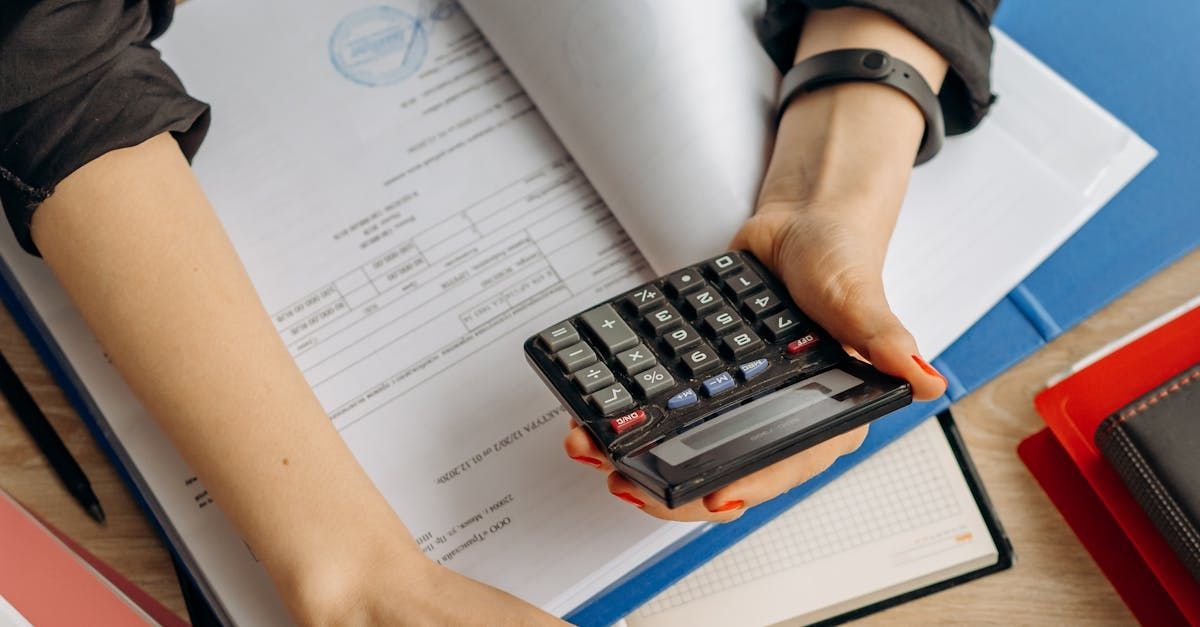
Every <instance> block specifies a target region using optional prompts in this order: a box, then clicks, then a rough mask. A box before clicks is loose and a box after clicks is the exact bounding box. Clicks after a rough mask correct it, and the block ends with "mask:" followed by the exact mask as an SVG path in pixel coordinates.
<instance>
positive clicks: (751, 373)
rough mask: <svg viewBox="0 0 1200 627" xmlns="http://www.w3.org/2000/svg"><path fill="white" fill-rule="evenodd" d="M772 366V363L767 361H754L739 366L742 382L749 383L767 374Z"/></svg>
mask: <svg viewBox="0 0 1200 627" xmlns="http://www.w3.org/2000/svg"><path fill="white" fill-rule="evenodd" d="M770 365H771V362H769V361H767V360H765V359H755V360H754V361H748V362H746V363H744V364H742V365H740V366H738V372H741V373H742V381H749V380H750V379H753V378H754V377H757V376H758V375H760V374H762V373H764V372H766V371H767V368H768V367H770Z"/></svg>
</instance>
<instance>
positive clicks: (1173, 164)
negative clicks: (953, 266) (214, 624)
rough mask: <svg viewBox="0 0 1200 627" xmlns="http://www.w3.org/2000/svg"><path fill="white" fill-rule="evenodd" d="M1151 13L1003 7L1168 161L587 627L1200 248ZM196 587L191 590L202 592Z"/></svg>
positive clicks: (1198, 210)
mask: <svg viewBox="0 0 1200 627" xmlns="http://www.w3.org/2000/svg"><path fill="white" fill-rule="evenodd" d="M1155 8H1157V9H1158V12H1155V13H1151V12H1149V11H1147V10H1145V8H1144V6H1143V5H1138V4H1133V3H1109V4H1105V5H1100V6H1098V5H1095V4H1092V3H1075V2H1071V3H1038V2H1034V1H1033V0H1005V2H1004V4H1003V5H1002V7H1001V11H1000V14H999V15H998V17H997V20H996V23H997V25H998V26H999V27H1000V28H1002V29H1003V30H1004V31H1005V32H1006V33H1008V34H1009V35H1010V36H1012V37H1013V38H1014V39H1015V40H1016V41H1017V42H1018V43H1020V44H1021V45H1023V46H1024V47H1025V48H1027V49H1028V50H1029V51H1030V52H1032V53H1033V54H1034V55H1036V56H1038V57H1039V58H1041V59H1042V60H1043V61H1044V62H1045V63H1046V64H1047V65H1049V66H1050V67H1051V68H1053V69H1055V70H1056V71H1057V72H1059V73H1060V74H1062V75H1063V76H1064V77H1066V79H1067V80H1069V81H1071V82H1072V83H1074V84H1075V85H1076V86H1078V87H1079V88H1080V89H1081V90H1083V91H1084V92H1085V93H1087V94H1088V95H1089V96H1090V97H1091V98H1093V99H1094V100H1096V101H1097V102H1098V103H1099V104H1100V105H1101V106H1103V107H1105V108H1106V109H1108V110H1110V111H1112V112H1113V114H1115V115H1116V116H1117V117H1118V118H1120V119H1121V120H1122V121H1124V122H1125V123H1126V124H1128V125H1129V126H1131V127H1132V128H1133V129H1134V130H1135V131H1136V132H1137V133H1138V134H1139V135H1141V136H1142V137H1143V138H1144V139H1146V140H1147V141H1148V142H1149V143H1150V144H1151V145H1153V146H1154V147H1155V148H1157V149H1158V151H1159V155H1158V158H1156V159H1155V160H1154V161H1153V162H1152V163H1151V164H1150V165H1149V166H1148V167H1147V168H1146V169H1145V170H1143V171H1142V173H1141V174H1140V175H1139V176H1138V177H1137V178H1136V179H1134V181H1133V182H1132V183H1131V184H1130V185H1129V186H1127V187H1126V188H1125V189H1123V190H1122V191H1121V192H1120V193H1119V194H1118V195H1117V196H1116V197H1115V198H1114V199H1113V200H1112V201H1111V202H1110V203H1109V204H1108V205H1107V206H1105V207H1104V208H1103V209H1102V210H1101V211H1100V212H1099V213H1097V214H1096V216H1095V217H1094V218H1093V219H1092V220H1091V221H1090V222H1089V223H1088V224H1087V225H1085V226H1084V227H1083V228H1082V229H1081V230H1080V231H1079V232H1077V233H1076V234H1075V235H1074V236H1073V237H1072V238H1071V239H1070V240H1068V241H1067V242H1066V243H1065V244H1064V245H1063V246H1062V247H1061V248H1060V249H1059V250H1058V251H1057V252H1056V253H1055V254H1054V255H1052V256H1051V257H1050V258H1049V259H1048V260H1046V262H1045V263H1043V264H1042V265H1041V266H1040V267H1039V268H1038V269H1037V270H1036V271H1035V272H1034V273H1033V274H1031V275H1030V276H1029V277H1028V278H1027V279H1026V280H1025V281H1024V282H1023V283H1021V285H1019V286H1018V287H1017V288H1016V289H1014V290H1013V292H1012V293H1011V294H1009V295H1008V297H1006V298H1005V299H1004V300H1003V301H1001V302H1000V303H999V304H997V305H996V306H995V307H994V308H992V310H991V311H989V312H988V313H987V314H986V315H985V316H984V317H983V318H982V319H981V320H980V321H979V322H978V323H977V324H975V325H974V326H973V327H972V328H971V329H970V330H968V331H967V333H966V334H964V335H963V337H961V338H960V339H959V340H958V341H957V342H955V343H954V345H953V346H951V347H950V348H949V349H947V350H946V351H945V352H944V353H943V354H942V355H941V357H940V358H939V359H937V360H936V361H935V362H934V363H935V365H936V366H937V367H938V369H939V370H940V371H941V372H942V373H943V374H944V375H946V377H947V379H948V380H949V381H950V388H949V390H948V392H947V395H946V397H943V398H942V399H939V400H937V401H933V402H930V403H918V404H914V405H911V406H909V407H908V408H906V409H904V410H902V411H900V412H897V413H895V414H892V415H890V416H888V417H887V418H884V419H883V420H880V421H878V422H876V423H875V424H874V425H873V426H872V429H871V434H870V436H869V437H868V438H867V440H866V442H865V443H864V444H863V446H862V447H861V448H860V449H859V450H858V451H857V452H856V453H854V454H852V455H848V456H845V457H843V458H841V459H840V460H838V461H837V462H836V463H835V464H834V465H833V466H832V467H831V468H830V469H829V470H827V471H826V472H825V473H823V474H821V475H820V476H818V477H817V478H815V479H813V480H812V481H809V482H807V483H805V484H804V485H802V486H800V487H798V488H796V489H795V490H792V491H791V492H789V493H787V494H785V495H783V496H781V497H779V498H777V499H775V500H773V501H771V502H769V503H765V504H763V505H760V506H758V507H756V508H754V509H752V510H750V511H748V512H747V513H746V514H745V515H743V516H742V517H741V518H740V519H738V520H737V521H736V522H733V523H729V524H725V525H720V526H715V527H712V528H710V529H709V530H707V531H705V532H704V533H703V534H701V535H699V536H697V537H695V538H691V539H689V540H688V541H687V542H685V543H681V544H680V545H678V546H676V547H673V548H672V549H670V550H667V551H664V552H663V553H661V554H660V555H658V556H657V557H656V558H655V559H653V560H651V561H650V562H647V563H646V564H644V565H642V566H641V567H640V568H639V569H638V570H637V571H635V572H634V573H631V574H630V575H629V576H627V577H625V578H624V579H623V580H621V581H619V582H617V583H616V584H614V585H613V586H611V587H610V588H608V589H607V590H605V591H604V592H603V593H601V594H600V595H598V596H597V597H595V598H593V599H592V600H591V601H589V602H588V603H586V604H585V605H583V606H582V607H580V608H578V609H576V610H575V611H574V612H572V613H571V614H569V615H568V616H567V619H568V620H570V621H572V622H575V623H578V624H582V625H606V624H609V623H612V622H614V621H616V620H617V619H619V618H621V617H622V616H624V615H625V614H628V613H629V612H630V611H632V610H633V609H634V608H636V607H638V606H639V605H641V604H642V603H644V602H645V601H647V600H649V599H650V598H651V597H653V596H654V595H656V594H658V593H659V592H661V591H662V590H664V589H665V588H667V587H668V586H670V585H671V584H673V583H675V582H676V581H678V580H679V579H681V578H682V577H683V576H685V575H686V574H688V573H689V572H691V571H692V570H694V569H695V568H697V567H699V566H700V565H701V564H703V563H704V562H705V561H707V560H709V559H711V558H712V557H713V556H715V555H717V554H718V553H720V552H721V551H723V550H724V549H726V548H728V547H729V546H731V545H733V544H734V543H735V542H737V541H738V540H740V539H742V538H744V537H745V536H746V535H748V534H750V533H751V532H752V531H754V530H755V529H757V528H758V527H760V526H762V525H763V524H765V523H767V522H768V521H770V520H771V519H773V518H774V517H775V516H778V515H779V514H781V513H782V512H784V511H786V510H787V509H788V508H790V507H792V506H793V505H795V504H796V503H797V502H799V501H800V500H801V499H803V498H804V497H805V496H807V495H809V494H811V493H812V492H813V491H814V490H816V489H818V488H820V487H821V486H823V485H825V484H827V483H829V482H830V481H831V480H833V479H834V478H836V477H837V476H839V475H841V474H842V473H843V472H845V471H846V470H847V469H848V468H850V467H852V466H853V465H854V464H857V463H858V462H859V461H861V460H863V459H865V458H866V457H867V456H869V455H871V454H872V453H874V452H876V451H878V450H879V449H880V448H882V447H883V446H885V445H886V444H888V443H889V442H891V441H893V440H895V439H896V438H898V437H900V435H902V434H904V433H905V432H907V431H908V430H910V429H912V428H913V427H915V426H916V425H918V424H920V423H921V422H923V421H924V420H925V419H927V418H928V417H930V416H932V415H934V414H936V413H938V412H940V411H941V410H943V409H945V408H946V407H948V406H949V405H950V403H951V402H952V401H954V400H957V399H959V398H961V397H962V396H963V395H965V394H967V393H968V392H970V391H971V390H974V389H975V388H977V387H979V386H980V385H982V384H983V383H985V382H986V381H988V380H990V379H991V378H993V377H995V376H996V375H998V374H1000V373H1001V372H1003V371H1004V370H1006V369H1007V368H1009V367H1011V366H1012V365H1013V364H1015V363H1017V362H1018V361H1020V360H1021V359H1023V358H1024V357H1026V356H1028V355H1029V354H1030V353H1032V352H1033V351H1035V350H1037V349H1038V348H1039V347H1041V346H1042V345H1043V344H1045V343H1046V342H1048V341H1049V340H1051V339H1053V338H1054V337H1056V336H1058V335H1059V334H1060V333H1062V331H1063V330H1064V329H1068V328H1070V327H1072V326H1074V325H1075V324H1077V323H1078V322H1079V321H1080V320H1082V319H1083V318H1085V317H1087V316H1088V315H1090V314H1092V313H1093V312H1095V311H1096V310H1097V309H1100V308H1101V307H1103V306H1104V305H1105V304H1107V303H1108V302H1109V301H1111V300H1112V299H1114V298H1116V297H1117V296H1119V295H1120V294H1122V293H1124V292H1125V291H1126V290H1128V289H1129V288H1130V287H1132V286H1134V285H1136V284H1137V283H1139V282H1141V281H1142V280H1144V279H1146V278H1147V277H1149V276H1150V275H1152V274H1154V273H1155V272H1157V271H1158V270H1160V269H1161V268H1163V267H1164V266H1166V265H1168V264H1169V263H1171V262H1172V261H1174V260H1176V259H1178V258H1179V257H1181V256H1183V255H1184V254H1186V253H1187V252H1189V251H1191V250H1192V249H1194V248H1196V247H1197V245H1200V194H1196V193H1195V188H1194V186H1193V185H1189V184H1190V183H1192V182H1193V181H1195V180H1196V177H1197V175H1200V122H1197V121H1196V120H1194V119H1193V114H1194V113H1193V112H1200V62H1198V61H1197V60H1196V56H1195V54H1194V52H1193V51H1192V50H1191V46H1190V41H1191V38H1192V37H1193V36H1194V33H1195V32H1196V31H1197V30H1200V3H1195V2H1193V1H1192V0H1175V1H1171V2H1161V3H1157V4H1156V5H1155ZM2 265H3V264H0V299H3V301H4V303H5V304H6V305H7V306H8V308H9V310H10V311H11V312H12V314H13V317H14V318H15V319H16V321H17V323H18V325H20V327H21V328H22V330H23V331H24V332H25V334H26V335H28V336H29V338H30V341H31V343H32V344H33V346H34V347H35V349H37V351H38V352H39V354H40V355H41V358H42V360H43V361H44V362H45V363H46V366H47V368H48V369H49V370H50V372H51V373H52V374H53V375H54V377H55V379H56V380H57V381H58V384H59V385H60V386H61V387H62V388H63V390H64V392H65V393H66V394H67V397H68V398H69V399H70V401H71V403H72V405H73V406H74V407H75V409H76V411H77V412H78V413H79V414H80V416H82V417H83V419H84V421H85V422H86V423H87V424H88V427H89V428H90V429H91V431H92V433H93V435H94V436H95V437H96V439H97V440H98V442H99V443H100V446H101V447H102V448H103V449H104V450H105V452H106V453H107V454H108V455H109V457H110V459H112V460H113V462H114V465H115V466H116V467H117V469H118V471H119V472H120V473H121V475H122V478H123V479H124V480H125V482H126V484H127V485H129V486H130V489H131V491H132V492H133V493H134V495H135V498H137V499H138V501H139V503H140V504H141V506H142V508H143V510H145V511H146V512H147V514H148V515H149V516H150V518H151V520H152V521H153V522H154V524H155V527H156V529H157V530H158V532H159V535H160V536H161V537H162V538H163V539H164V542H166V544H167V545H168V546H171V540H170V538H169V536H168V535H167V534H166V533H165V531H164V530H163V528H162V527H161V526H159V525H158V521H157V520H154V516H153V514H152V513H151V510H150V508H149V506H148V505H147V503H146V502H145V501H144V500H143V498H142V495H141V494H140V493H139V491H138V489H137V487H136V485H135V483H134V482H133V480H132V477H131V476H130V475H129V473H128V471H127V470H126V469H125V468H123V467H122V466H121V462H120V460H119V459H118V457H117V456H116V454H115V451H114V449H113V448H112V446H111V443H110V442H109V441H108V439H107V437H106V434H105V433H104V430H103V429H102V427H101V426H100V423H98V422H97V421H96V420H94V419H92V417H94V416H95V415H96V412H95V408H94V407H93V406H92V405H91V403H90V401H89V400H88V396H87V395H86V394H85V393H83V388H82V386H81V385H80V383H79V381H78V380H77V379H76V378H75V376H74V375H73V373H72V372H71V371H70V369H69V368H67V367H65V363H66V362H65V360H64V359H63V358H62V355H61V354H60V353H59V352H58V350H57V348H56V347H55V346H54V343H53V342H52V341H50V340H49V334H48V333H47V332H46V329H45V328H44V327H43V326H42V324H41V321H40V320H39V319H38V318H37V316H36V315H34V314H33V312H32V309H31V308H30V307H29V304H28V302H27V301H26V300H25V298H24V296H23V294H22V292H21V290H20V287H19V286H18V285H17V284H16V283H15V282H14V280H13V277H12V274H11V272H9V271H8V269H7V268H5V267H2ZM186 584H190V585H194V583H193V582H186Z"/></svg>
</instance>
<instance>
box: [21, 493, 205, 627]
mask: <svg viewBox="0 0 1200 627" xmlns="http://www.w3.org/2000/svg"><path fill="white" fill-rule="evenodd" d="M72 545H73V543H70V544H68V542H67V541H65V538H61V537H59V536H57V535H56V533H55V532H53V531H52V530H50V529H48V528H47V527H46V526H44V525H43V524H42V523H41V522H40V521H38V519H37V518H35V517H34V516H33V514H31V513H29V512H28V511H26V510H25V508H24V507H22V506H21V505H20V504H18V503H17V502H16V501H15V500H13V498H12V497H11V496H9V495H8V493H6V492H4V491H3V490H0V556H3V559H0V625H6V626H7V625H30V624H32V625H84V624H91V625H100V624H102V625H113V626H114V627H115V626H120V625H160V624H161V625H170V626H172V627H174V626H176V625H182V624H183V622H182V621H180V620H179V619H178V618H176V617H175V615H174V614H171V613H170V611H168V610H166V608H164V607H162V606H161V605H159V604H158V603H157V602H156V601H154V600H153V599H152V598H150V597H149V596H147V595H146V594H145V593H144V592H142V591H141V590H139V589H137V588H136V587H134V586H133V585H132V584H130V583H129V582H128V581H126V580H124V579H123V578H121V577H120V576H119V575H116V576H115V577H114V576H113V575H114V574H115V573H113V572H112V571H111V569H109V568H108V566H107V565H104V564H103V563H102V562H98V560H96V559H95V558H94V557H92V556H91V555H90V554H86V553H81V552H79V550H78V549H77V548H76V547H75V546H72ZM127 592H128V593H130V595H128V596H127ZM130 596H136V597H137V600H136V602H135V600H133V599H131V598H130ZM160 621H161V622H160Z"/></svg>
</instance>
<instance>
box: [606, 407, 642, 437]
mask: <svg viewBox="0 0 1200 627" xmlns="http://www.w3.org/2000/svg"><path fill="white" fill-rule="evenodd" d="M643 422H646V410H644V409H635V410H633V411H631V412H629V413H628V414H625V415H624V416H617V417H616V418H613V419H612V420H609V421H608V424H609V425H611V426H612V428H613V431H616V432H617V433H619V434H620V433H625V432H626V431H629V430H630V429H632V428H634V427H636V426H638V425H640V424H642V423H643Z"/></svg>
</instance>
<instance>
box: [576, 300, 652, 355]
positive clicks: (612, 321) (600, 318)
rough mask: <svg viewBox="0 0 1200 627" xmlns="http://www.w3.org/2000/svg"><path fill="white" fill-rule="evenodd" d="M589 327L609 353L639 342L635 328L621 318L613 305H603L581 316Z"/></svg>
mask: <svg viewBox="0 0 1200 627" xmlns="http://www.w3.org/2000/svg"><path fill="white" fill-rule="evenodd" d="M579 318H580V319H581V320H583V323H584V324H585V325H587V328H588V329H589V330H590V331H591V332H592V333H593V334H594V335H595V336H596V339H598V340H600V344H601V345H602V346H603V347H604V350H606V351H608V354H610V355H611V354H613V353H616V352H617V351H623V350H625V349H627V348H629V347H631V346H633V345H634V344H637V343H638V338H637V335H634V333H633V329H630V328H629V325H627V324H625V321H624V320H621V316H618V315H617V311H616V310H615V309H613V308H612V305H601V306H599V307H597V308H595V309H592V310H591V311H588V312H585V313H584V314H583V315H581V316H579Z"/></svg>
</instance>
